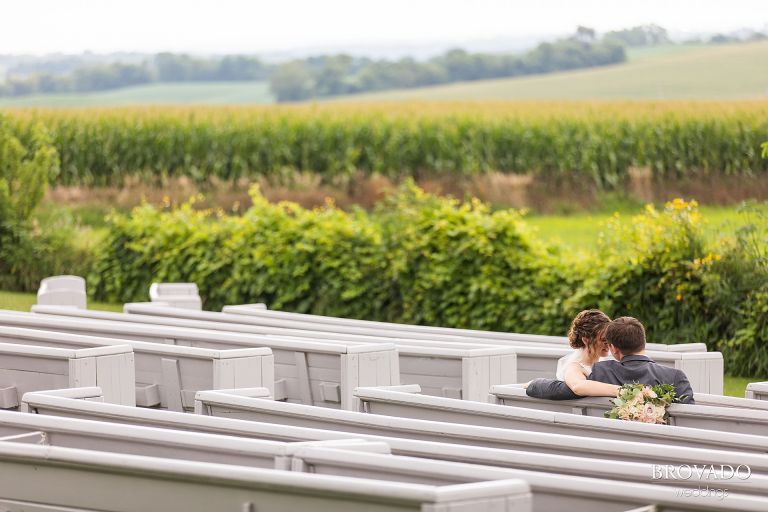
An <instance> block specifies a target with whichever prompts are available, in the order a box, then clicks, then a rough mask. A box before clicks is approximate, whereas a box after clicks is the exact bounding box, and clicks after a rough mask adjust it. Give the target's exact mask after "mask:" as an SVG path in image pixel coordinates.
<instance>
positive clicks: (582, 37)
mask: <svg viewBox="0 0 768 512" xmlns="http://www.w3.org/2000/svg"><path fill="white" fill-rule="evenodd" d="M573 37H574V39H575V40H576V41H579V42H581V43H593V42H594V41H595V39H597V33H596V32H595V29H593V28H589V27H583V26H581V25H579V26H578V27H576V35H575V36H573Z"/></svg>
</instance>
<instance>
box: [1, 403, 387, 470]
mask: <svg viewBox="0 0 768 512" xmlns="http://www.w3.org/2000/svg"><path fill="white" fill-rule="evenodd" d="M0 440H13V441H15V442H25V443H31V444H45V445H47V446H58V447H65V448H88V449H89V450H97V451H102V452H112V453H128V454H132V455H147V456H152V457H163V458H166V459H178V460H189V461H198V462H215V463H218V464H236V465H239V466H249V467H257V468H268V469H286V470H288V469H290V467H291V464H290V462H291V457H292V456H293V454H294V453H295V452H297V451H298V450H300V449H302V448H304V447H306V446H326V447H328V446H332V447H334V448H336V449H351V450H365V451H373V452H376V453H389V446H387V445H386V444H385V443H382V442H372V441H365V440H360V439H354V438H351V437H350V439H347V440H343V439H342V440H333V441H309V442H307V441H295V442H286V441H273V440H263V439H243V438H238V437H232V436H227V435H222V434H212V433H202V432H183V431H179V430H171V429H161V428H151V427H146V426H140V425H120V424H115V423H106V422H103V421H93V420H84V419H73V418H62V417H56V416H46V415H41V414H19V413H15V412H10V411H0Z"/></svg>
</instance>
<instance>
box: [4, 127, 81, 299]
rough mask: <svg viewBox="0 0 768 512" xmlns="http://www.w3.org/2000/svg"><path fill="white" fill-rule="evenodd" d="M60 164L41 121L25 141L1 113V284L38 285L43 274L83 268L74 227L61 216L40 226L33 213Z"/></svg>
mask: <svg viewBox="0 0 768 512" xmlns="http://www.w3.org/2000/svg"><path fill="white" fill-rule="evenodd" d="M58 165H59V160H58V156H57V153H56V150H55V149H54V147H53V146H52V145H51V143H50V140H49V138H48V136H47V134H46V132H45V131H44V129H43V128H42V126H40V125H34V126H30V128H29V132H28V133H27V137H26V141H25V143H22V142H21V141H20V140H19V139H18V138H17V137H16V136H14V134H13V131H12V129H11V126H10V123H9V121H8V119H7V118H6V117H5V116H3V115H0V288H4V289H11V290H34V289H36V288H37V285H38V284H39V282H40V279H42V278H43V277H46V276H49V275H52V274H58V273H64V272H68V271H75V272H79V271H81V269H82V267H80V266H79V265H78V263H80V262H82V261H83V259H82V257H81V255H79V254H76V251H74V249H72V247H71V238H70V236H71V235H72V230H71V229H67V226H64V225H63V224H62V222H58V223H57V224H56V226H55V228H53V226H50V227H51V228H52V229H45V228H46V227H45V226H43V227H42V228H41V226H40V224H39V223H38V222H36V221H35V220H34V219H32V213H33V211H34V210H35V207H36V206H37V205H38V203H39V202H40V200H41V199H42V197H43V194H44V193H45V189H46V186H47V184H48V180H49V179H50V178H51V177H53V176H55V174H56V172H57V171H58Z"/></svg>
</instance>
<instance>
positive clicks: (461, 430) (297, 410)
mask: <svg viewBox="0 0 768 512" xmlns="http://www.w3.org/2000/svg"><path fill="white" fill-rule="evenodd" d="M356 394H357V395H358V397H359V398H360V399H361V400H364V401H366V402H367V407H368V410H369V411H370V412H371V413H372V414H364V413H359V412H351V411H340V410H332V409H324V408H319V407H309V406H303V405H300V404H287V403H281V402H270V401H265V400H254V399H248V398H244V397H238V396H231V395H225V394H223V393H218V392H215V391H201V392H200V393H198V395H197V397H196V398H197V400H199V401H202V402H205V405H206V406H207V407H208V408H209V411H210V414H211V415H214V416H224V417H230V418H239V419H253V420H258V421H262V422H265V421H269V422H275V423H281V424H290V425H295V426H304V427H309V428H319V429H325V430H333V429H338V430H344V431H346V432H356V431H358V429H360V431H363V432H365V433H370V434H375V435H386V436H391V435H398V434H396V432H397V433H400V431H401V430H407V434H406V435H410V436H414V437H413V438H414V439H417V438H421V439H424V437H420V436H421V435H423V433H422V432H420V433H419V434H416V431H420V429H422V428H431V429H435V431H437V432H439V433H440V435H441V436H443V437H444V439H442V442H459V443H466V442H467V439H466V438H467V437H468V436H472V435H473V434H472V430H473V429H475V428H477V429H483V428H489V427H494V429H493V430H494V431H495V434H498V431H499V430H501V431H505V432H515V434H516V435H518V436H520V435H521V433H522V432H528V433H533V432H547V433H553V434H561V435H568V436H575V438H574V439H579V441H576V442H577V443H578V444H579V447H578V448H575V449H577V450H584V449H588V450H589V452H588V453H592V452H593V451H594V450H595V448H594V446H595V445H594V443H588V442H587V440H588V439H593V440H594V441H595V442H599V441H602V440H604V439H606V438H607V437H608V436H610V438H611V439H615V440H620V441H645V442H652V443H657V444H662V445H665V446H687V447H696V448H714V447H727V449H729V450H737V451H745V450H746V451H751V452H753V453H756V452H768V439H767V438H766V437H765V436H759V435H748V434H741V433H732V432H721V431H705V430H702V429H696V428H689V427H676V426H667V425H648V424H641V423H635V422H622V421H618V420H608V419H604V418H595V417H588V416H575V415H572V414H566V413H553V412H548V411H536V410H530V409H518V408H513V407H508V406H497V405H492V404H484V403H480V402H471V401H462V400H451V399H447V398H440V397H434V396H420V395H414V394H411V393H398V392H394V391H383V390H377V389H367V388H361V389H358V390H357V392H356ZM393 395H394V398H393ZM748 412H750V411H748ZM422 422H424V423H422ZM505 437H506V436H505ZM438 440H439V438H438ZM587 446H589V448H587ZM664 449H666V448H664ZM654 456H656V457H658V455H657V454H656V452H654Z"/></svg>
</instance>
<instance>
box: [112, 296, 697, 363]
mask: <svg viewBox="0 0 768 512" xmlns="http://www.w3.org/2000/svg"><path fill="white" fill-rule="evenodd" d="M130 309H131V308H130V307H129V308H127V310H126V311H130ZM222 312H224V313H232V314H240V315H246V316H251V317H256V318H261V319H264V320H265V321H267V322H274V321H281V320H282V321H289V322H294V323H292V324H286V323H281V324H279V325H280V326H288V325H294V326H298V324H302V325H303V326H302V327H300V328H304V329H312V328H313V326H317V329H316V330H326V328H328V327H330V328H331V329H332V330H333V332H339V333H340V332H347V333H349V334H355V333H357V334H363V333H372V332H373V333H375V335H377V336H390V337H404V338H407V337H410V335H411V334H416V335H425V336H427V338H425V339H430V340H440V339H442V340H443V341H451V339H450V338H449V337H452V338H456V337H458V338H460V340H461V341H467V340H473V339H474V340H477V341H481V342H483V343H489V344H493V343H494V342H498V341H525V342H534V343H539V344H549V345H556V346H567V345H568V338H567V337H565V336H545V335H540V334H520V333H508V332H498V331H481V330H472V329H457V328H451V327H432V326H425V325H409V324H396V323H390V322H376V321H371V320H356V319H350V318H338V317H330V316H321V315H308V314H303V313H289V312H286V311H275V310H267V309H266V307H264V308H258V307H254V305H253V304H243V305H237V306H224V308H223V309H222ZM265 325H266V324H265ZM271 325H275V326H278V324H276V323H271ZM355 329H366V330H365V331H363V330H355ZM441 337H445V338H441ZM648 349H649V350H658V351H666V350H671V351H682V352H706V351H707V347H706V344H704V343H683V344H678V345H667V344H664V343H650V344H649V346H648Z"/></svg>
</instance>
